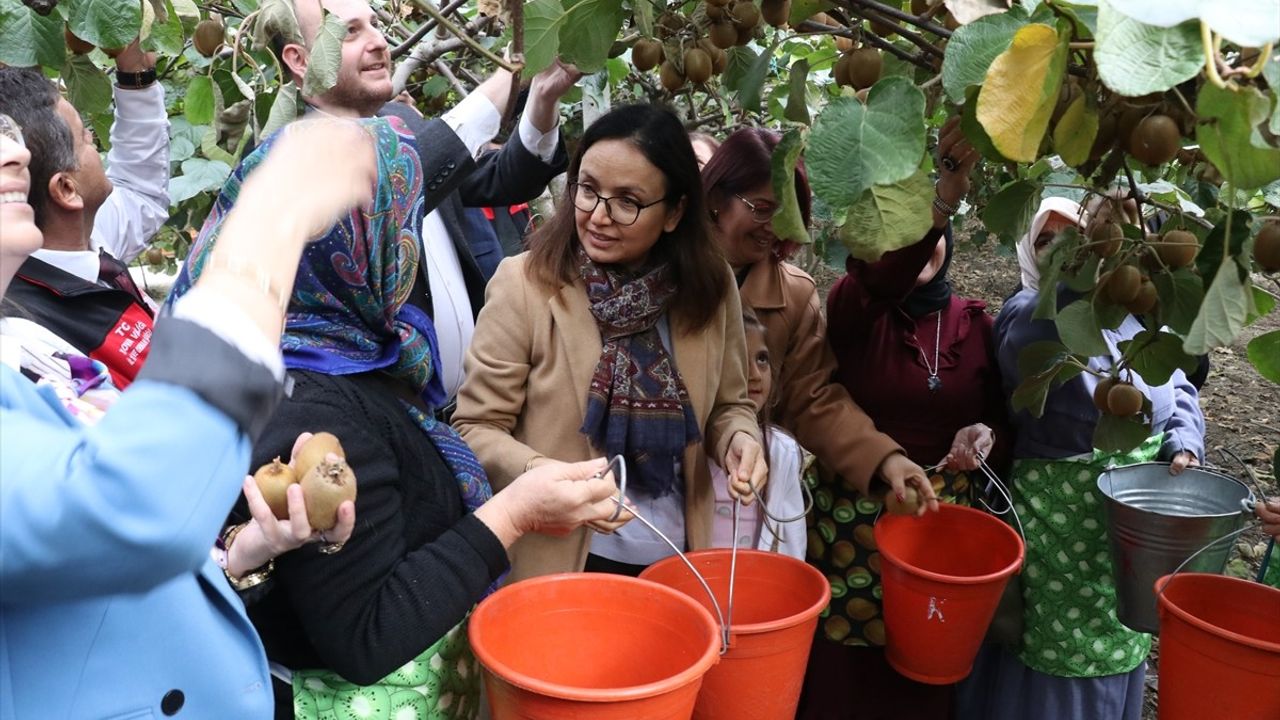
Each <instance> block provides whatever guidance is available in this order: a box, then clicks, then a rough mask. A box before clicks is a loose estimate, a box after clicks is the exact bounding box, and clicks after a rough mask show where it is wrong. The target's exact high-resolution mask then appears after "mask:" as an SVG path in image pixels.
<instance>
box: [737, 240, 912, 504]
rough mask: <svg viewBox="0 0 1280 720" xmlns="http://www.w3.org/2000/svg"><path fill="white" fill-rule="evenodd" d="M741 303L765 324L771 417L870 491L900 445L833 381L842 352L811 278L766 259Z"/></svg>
mask: <svg viewBox="0 0 1280 720" xmlns="http://www.w3.org/2000/svg"><path fill="white" fill-rule="evenodd" d="M742 303H743V304H744V305H749V306H751V307H752V308H753V309H754V310H755V311H756V315H757V316H758V317H759V318H760V322H761V323H762V324H763V325H764V327H765V344H766V345H768V347H769V357H770V358H771V359H772V361H773V383H774V397H776V398H778V407H777V411H776V413H775V415H774V418H773V421H774V422H776V423H778V424H779V425H781V426H782V427H784V428H786V429H787V430H789V431H791V432H792V433H793V434H794V435H795V436H796V439H797V440H798V441H799V442H800V445H801V446H803V447H804V448H805V449H806V450H808V451H809V452H812V453H813V454H814V455H816V456H817V457H818V459H819V460H821V461H822V462H823V464H825V465H826V466H827V467H829V468H831V469H832V470H834V471H836V472H837V473H839V474H840V475H841V477H843V478H844V479H845V480H846V481H848V482H851V483H852V484H853V485H854V486H855V487H857V488H858V489H859V490H861V491H862V492H863V493H866V492H867V490H868V488H869V486H870V483H871V476H872V474H873V473H875V471H876V468H877V467H879V466H880V463H881V462H882V461H883V460H884V459H885V457H887V456H888V455H889V454H891V453H893V452H895V451H901V450H902V448H901V447H899V446H898V444H897V443H896V442H894V441H893V439H892V438H890V437H889V436H888V435H885V434H883V433H880V432H877V431H876V427H875V424H874V423H873V422H872V421H871V418H869V417H867V415H866V413H864V412H862V409H861V408H859V407H858V406H857V404H856V403H854V402H853V400H852V399H851V398H850V397H849V393H848V392H847V391H846V390H845V389H844V387H843V386H841V385H840V384H839V383H836V382H834V381H833V380H832V375H833V373H834V372H835V369H836V358H835V355H834V354H833V353H832V352H831V346H830V345H828V344H827V321H826V319H825V318H824V317H823V315H822V310H821V306H820V305H819V304H818V289H817V286H816V285H815V284H814V282H813V278H811V277H809V274H808V273H806V272H805V271H803V270H801V269H800V268H798V267H796V266H794V265H791V264H790V263H785V262H781V263H780V262H774V261H773V260H764V261H762V262H758V263H756V264H755V265H753V266H752V267H751V269H750V270H749V271H748V272H747V279H746V281H745V282H743V284H742Z"/></svg>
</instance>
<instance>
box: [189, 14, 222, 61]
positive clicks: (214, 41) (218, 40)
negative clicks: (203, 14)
mask: <svg viewBox="0 0 1280 720" xmlns="http://www.w3.org/2000/svg"><path fill="white" fill-rule="evenodd" d="M223 37H224V30H223V27H222V23H220V22H218V21H217V20H201V21H200V23H199V24H197V25H196V31H195V33H194V34H193V35H192V38H191V44H192V45H193V46H195V49H196V52H198V53H200V54H201V55H203V56H205V57H213V54H214V53H216V52H218V48H219V47H220V46H221V45H222V40H223Z"/></svg>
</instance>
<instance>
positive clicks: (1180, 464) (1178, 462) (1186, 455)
mask: <svg viewBox="0 0 1280 720" xmlns="http://www.w3.org/2000/svg"><path fill="white" fill-rule="evenodd" d="M1189 467H1200V461H1199V460H1197V459H1196V454H1195V453H1193V452H1191V451H1189V450H1183V451H1182V452H1180V453H1178V454H1177V455H1174V456H1173V459H1172V460H1170V461H1169V474H1170V475H1179V474H1181V473H1182V471H1183V470H1186V469H1187V468H1189Z"/></svg>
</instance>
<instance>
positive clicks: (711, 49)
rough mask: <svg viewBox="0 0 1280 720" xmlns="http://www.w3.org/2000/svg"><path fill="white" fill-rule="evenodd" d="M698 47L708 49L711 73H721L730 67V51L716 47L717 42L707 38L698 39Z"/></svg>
mask: <svg viewBox="0 0 1280 720" xmlns="http://www.w3.org/2000/svg"><path fill="white" fill-rule="evenodd" d="M698 47H700V48H702V49H703V50H705V51H706V53H707V56H708V57H710V58H711V74H712V75H719V74H720V73H722V72H724V70H725V68H727V67H729V53H727V52H725V51H723V50H721V49H720V48H718V47H716V45H715V43H713V42H711V41H710V40H709V39H707V38H702V39H701V40H699V41H698Z"/></svg>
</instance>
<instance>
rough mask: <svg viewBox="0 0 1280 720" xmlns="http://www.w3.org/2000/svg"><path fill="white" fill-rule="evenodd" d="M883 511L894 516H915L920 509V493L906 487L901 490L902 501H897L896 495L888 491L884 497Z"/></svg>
mask: <svg viewBox="0 0 1280 720" xmlns="http://www.w3.org/2000/svg"><path fill="white" fill-rule="evenodd" d="M884 509H885V510H888V511H889V512H891V513H893V514H894V515H915V514H916V511H917V510H919V509H920V493H918V492H916V489H915V488H913V487H911V486H910V485H908V486H907V487H904V488H903V489H902V500H899V499H898V496H897V494H895V493H894V492H893V491H889V492H888V493H886V494H885V496H884Z"/></svg>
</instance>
